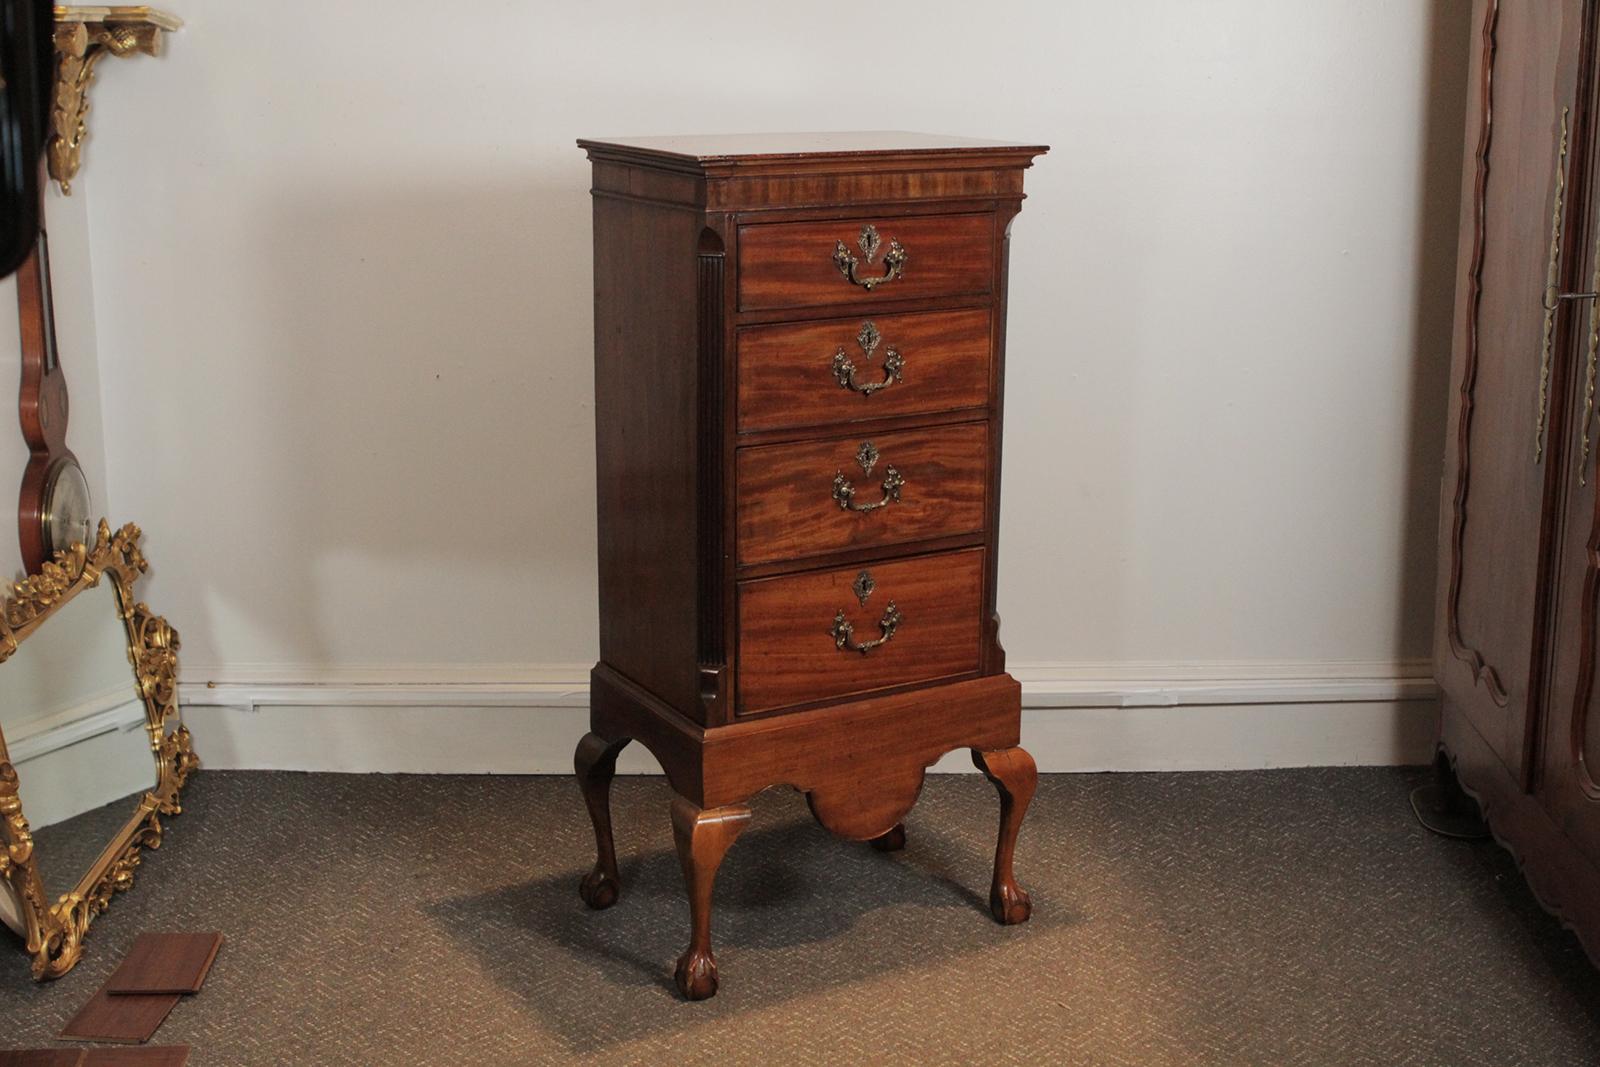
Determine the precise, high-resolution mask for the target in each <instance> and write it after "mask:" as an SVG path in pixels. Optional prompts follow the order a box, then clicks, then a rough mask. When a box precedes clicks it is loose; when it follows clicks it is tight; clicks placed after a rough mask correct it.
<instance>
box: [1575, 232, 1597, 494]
mask: <svg viewBox="0 0 1600 1067" xmlns="http://www.w3.org/2000/svg"><path fill="white" fill-rule="evenodd" d="M1589 288H1590V289H1591V290H1593V292H1588V293H1584V294H1582V295H1583V296H1586V297H1590V298H1593V297H1596V296H1600V235H1596V237H1595V242H1594V276H1593V277H1592V278H1590V280H1589ZM1597 358H1600V300H1594V299H1591V302H1590V304H1589V358H1588V361H1587V366H1586V369H1585V370H1584V377H1583V452H1582V455H1580V456H1579V458H1578V484H1579V485H1588V484H1589V427H1590V425H1592V424H1593V422H1594V389H1595V373H1596V369H1597V368H1596V365H1595V361H1596V359H1597Z"/></svg>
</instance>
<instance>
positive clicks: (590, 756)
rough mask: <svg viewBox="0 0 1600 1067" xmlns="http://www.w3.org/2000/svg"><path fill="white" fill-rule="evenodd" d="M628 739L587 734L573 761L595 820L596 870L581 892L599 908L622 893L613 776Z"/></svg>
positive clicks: (582, 885) (590, 875)
mask: <svg viewBox="0 0 1600 1067" xmlns="http://www.w3.org/2000/svg"><path fill="white" fill-rule="evenodd" d="M627 743H628V739H627V738H626V737H624V738H623V739H622V740H620V741H607V740H606V739H605V738H603V737H601V736H600V735H599V734H592V733H591V734H584V735H583V740H581V741H579V742H578V751H577V752H575V753H574V754H573V757H572V763H573V766H574V767H575V769H576V770H577V773H578V788H580V789H582V790H583V802H584V803H585V804H587V805H588V807H589V818H590V819H591V820H592V821H593V822H594V847H595V862H594V870H592V871H590V872H589V873H588V874H586V875H584V876H583V881H582V882H579V883H578V895H579V896H581V897H582V898H583V902H584V903H585V904H587V905H589V907H591V908H594V909H595V910H596V911H598V910H600V909H601V908H609V907H611V905H613V904H615V903H616V902H617V895H618V894H619V893H621V892H622V881H621V879H620V878H619V877H618V875H617V849H616V845H615V844H614V843H613V842H612V840H611V779H612V778H613V777H614V776H615V775H616V773H617V753H619V752H621V751H622V749H623V748H624V747H625V746H626V745H627Z"/></svg>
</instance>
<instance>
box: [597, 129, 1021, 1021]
mask: <svg viewBox="0 0 1600 1067" xmlns="http://www.w3.org/2000/svg"><path fill="white" fill-rule="evenodd" d="M579 144H580V145H581V146H582V147H583V148H585V149H586V150H587V151H588V153H589V158H590V160H591V161H592V163H593V189H592V191H593V200H594V309H595V423H596V438H597V460H598V470H597V475H598V497H599V567H600V574H599V584H600V662H599V663H598V664H597V665H596V667H595V669H594V673H593V677H592V684H591V726H590V730H591V732H590V733H589V734H588V735H587V736H586V737H584V738H583V740H582V741H581V742H580V743H579V745H578V751H577V756H576V764H577V773H578V779H579V783H580V785H581V786H582V788H583V793H584V797H585V799H586V800H587V803H588V807H589V812H590V814H591V816H592V817H593V820H594V826H595V835H596V839H597V844H598V853H599V857H598V861H597V863H596V865H595V868H594V870H593V871H592V872H591V873H590V874H589V875H588V876H587V877H586V878H585V879H584V880H583V883H582V886H581V892H582V895H583V899H584V900H585V901H586V902H587V903H588V904H589V905H590V906H591V907H595V908H604V907H608V906H609V905H611V904H613V903H615V902H616V900H617V896H618V893H619V892H620V884H619V880H618V875H617V865H616V858H615V855H614V849H613V845H612V837H611V824H610V811H609V801H608V794H609V786H610V781H611V778H612V775H613V773H614V771H615V766H616V758H617V753H618V751H619V750H620V749H621V748H622V747H623V746H624V745H626V744H627V743H628V742H629V741H630V740H637V741H639V742H640V743H641V744H643V745H644V746H646V747H647V748H648V749H649V750H650V751H651V752H652V753H653V754H654V755H655V756H656V758H657V759H658V760H659V761H660V763H661V765H662V767H663V768H664V770H665V771H666V774H667V777H668V779H669V781H670V783H671V785H672V788H673V790H674V792H675V794H676V796H675V797H674V800H673V802H672V810H671V821H672V828H673V834H674V838H675V840H676V844H677V849H678V854H679V857H680V859H681V860H682V864H683V870H684V878H685V881H686V883H687V888H688V895H689V904H690V920H691V923H690V925H691V936H690V944H689V947H688V949H687V950H686V951H685V952H684V954H683V956H682V957H681V958H680V959H679V960H678V965H677V972H676V977H677V984H678V988H679V990H680V991H681V992H682V993H683V995H684V996H686V997H689V998H692V999H699V998H703V997H708V996H710V995H712V994H713V993H714V992H715V991H716V987H717V972H716V964H715V961H714V960H713V957H712V953H711V939H710V915H711V891H712V881H713V879H714V877H715V874H716V870H717V867H718V865H719V863H720V862H721V860H722V857H723V855H724V853H725V852H726V850H727V849H728V847H729V846H730V845H731V844H732V843H733V841H734V839H735V838H736V837H737V836H738V835H739V833H740V831H741V830H742V829H743V828H744V827H745V826H746V825H747V823H748V821H749V818H750V809H749V808H748V807H747V806H746V805H747V802H748V800H749V799H750V798H751V797H752V796H753V795H754V794H755V793H757V792H760V791H761V790H763V789H765V788H767V787H769V786H773V785H788V786H792V787H794V788H796V789H799V790H801V791H803V792H804V793H805V794H806V797H807V800H808V802H809V804H810V807H811V810H812V812H813V813H814V814H815V816H816V818H817V820H818V821H819V822H820V823H822V825H824V826H825V827H827V828H828V829H829V830H831V831H833V832H834V833H836V834H838V835H840V836H842V837H846V838H851V839H856V840H868V841H872V842H873V843H874V844H875V845H876V846H877V847H879V848H881V849H893V848H897V847H900V845H902V844H903V843H904V840H905V836H904V835H905V831H904V828H903V825H902V822H901V820H902V819H903V818H904V817H905V815H906V813H907V812H908V811H909V810H910V808H911V806H912V805H913V804H914V803H915V801H916V798H917V794H918V792H919V790H920V789H921V786H922V781H923V775H924V772H925V771H926V769H927V768H928V767H929V766H930V765H931V764H933V763H934V762H935V761H937V760H938V759H939V758H940V757H941V756H943V755H944V754H945V753H947V752H950V751H952V750H954V749H959V748H969V749H971V750H972V753H973V759H974V762H975V763H976V764H977V765H978V767H979V769H980V770H982V771H983V772H984V773H985V774H986V775H987V776H988V777H989V779H990V780H991V781H993V782H994V783H995V785H996V787H997V788H998V790H999V793H1000V799H1001V818H1000V832H999V841H998V845H997V847H996V852H995V858H994V875H993V883H992V888H991V893H990V907H991V910H992V911H993V913H994V915H995V918H997V919H998V920H999V921H1000V922H1002V923H1016V922H1021V921H1023V920H1025V919H1027V917H1028V912H1029V901H1028V896H1027V894H1026V893H1025V892H1023V890H1022V889H1021V887H1020V886H1018V884H1017V882H1016V879H1015V877H1014V875H1013V873H1012V853H1013V850H1014V847H1015V844H1016V838H1017V831H1018V828H1019V826H1020V824H1021V821H1022V817H1023V813H1024V810H1025V809H1026V807H1027V804H1028V801H1029V799H1030V797H1031V796H1032V794H1033V789H1034V780H1035V769H1034V764H1033V760H1032V759H1031V758H1030V757H1029V756H1028V754H1027V752H1025V751H1024V750H1023V749H1022V748H1020V747H1019V746H1018V732H1019V720H1020V707H1021V705H1020V696H1019V693H1020V690H1019V687H1018V685H1017V683H1016V682H1015V681H1014V680H1013V679H1012V678H1011V676H1010V675H1008V674H1006V673H1005V656H1004V653H1003V652H1002V650H1001V648H1000V644H999V641H998V636H997V631H998V627H999V619H998V616H997V615H996V612H995V573H996V556H995V550H996V540H997V538H996V532H997V529H996V528H997V521H998V518H999V500H1000V415H1001V396H1002V388H1001V384H1002V380H1003V374H1002V371H1003V354H1004V349H1005V343H1004V342H1005V310H1006V302H1005V293H1006V264H1007V240H1008V233H1009V229H1010V224H1011V220H1012V219H1013V218H1014V217H1015V215H1016V214H1017V211H1018V209H1019V208H1020V206H1021V201H1022V196H1023V194H1022V176H1023V171H1024V170H1025V169H1026V168H1027V167H1028V166H1029V165H1030V164H1031V162H1032V160H1033V158H1034V157H1035V156H1037V155H1039V154H1040V153H1042V152H1044V151H1045V148H1044V147H1042V146H1036V145H1022V144H1009V143H1001V142H992V141H975V140H967V139H962V138H949V137H932V136H926V135H921V134H907V133H848V134H790V135H740V136H707V137H660V138H640V139H630V140H618V141H600V140H583V141H580V142H579Z"/></svg>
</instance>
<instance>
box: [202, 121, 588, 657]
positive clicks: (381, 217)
mask: <svg viewBox="0 0 1600 1067" xmlns="http://www.w3.org/2000/svg"><path fill="white" fill-rule="evenodd" d="M574 155H575V157H576V158H577V159H578V160H580V161H581V155H580V154H578V153H577V152H576V150H574ZM461 190H462V185H461V184H459V183H458V184H441V185H439V187H438V191H437V192H434V193H429V192H428V191H426V190H418V189H415V188H412V189H403V188H398V187H397V188H396V189H393V190H388V191H386V190H384V189H381V188H361V189H346V190H340V189H338V188H333V189H325V188H322V187H318V188H316V189H314V190H310V189H308V190H305V191H304V195H303V196H302V195H297V196H296V197H295V198H293V199H291V200H288V201H287V202H285V203H282V204H281V205H279V206H278V209H277V210H276V211H275V212H273V213H272V214H271V215H270V216H269V217H264V218H263V219H262V223H263V224H262V226H261V230H260V233H259V235H258V236H257V238H256V240H254V241H253V242H251V243H250V245H249V247H250V249H251V254H252V257H253V259H254V262H253V263H252V264H251V273H252V274H254V275H255V276H256V277H259V278H261V279H263V280H264V282H265V284H264V285H263V286H262V287H261V288H260V289H258V290H257V291H256V292H255V294H254V299H252V300H251V301H250V302H249V304H248V307H247V309H246V310H248V312H250V313H251V314H255V315H259V320H258V321H254V322H251V321H245V322H235V323H233V324H232V326H233V329H234V331H235V333H236V335H242V336H257V337H264V338H271V339H272V340H271V342H270V346H264V347H263V348H262V349H260V350H259V351H262V352H270V353H271V358H270V359H262V358H256V359H254V360H253V365H252V366H249V367H242V368H235V370H234V371H233V377H232V379H231V382H230V388H233V389H237V390H238V393H239V395H240V396H241V397H245V398H247V400H248V403H249V405H250V407H249V409H248V410H247V411H245V412H242V413H241V415H240V419H239V423H238V425H236V426H232V427H228V428H227V429H228V432H229V434H231V435H232V436H234V437H235V438H238V437H241V436H242V437H244V438H246V440H244V441H238V445H239V446H241V447H235V448H232V449H230V456H231V457H232V463H231V464H230V467H229V470H228V473H227V474H226V475H225V477H227V478H228V480H230V481H232V482H234V483H235V486H236V488H235V489H234V490H233V491H232V492H230V493H229V495H228V499H229V500H230V502H231V503H232V505H233V507H234V509H235V513H234V514H233V515H232V516H229V517H227V518H224V519H223V521H224V522H237V523H239V524H241V533H244V531H247V530H248V529H249V528H250V527H256V528H259V527H260V526H266V527H269V528H272V529H277V530H283V531H287V533H286V534H285V535H284V536H278V537H274V538H272V539H270V540H269V541H267V542H266V543H265V544H266V547H267V550H268V551H270V552H272V553H274V554H275V558H271V559H262V560H257V561H255V563H256V564H257V565H256V566H253V567H251V568H250V569H249V571H247V572H246V573H240V572H238V571H235V572H234V573H232V574H230V575H227V576H226V577H223V576H218V580H214V581H212V582H211V583H210V591H209V596H208V597H207V598H206V599H205V601H204V603H205V607H206V610H207V612H208V613H209V617H204V618H190V619H185V620H184V622H185V623H186V624H187V626H188V627H191V628H193V629H194V630H195V632H196V633H197V634H198V633H200V632H202V630H204V632H205V633H206V634H207V637H206V638H205V639H203V640H201V641H197V642H194V643H195V644H196V645H198V646H203V647H204V648H205V653H204V655H205V656H206V658H213V657H216V658H220V659H222V660H224V661H226V660H227V659H228V657H227V656H226V654H225V653H224V652H223V649H224V648H225V647H226V645H227V643H228V642H229V641H230V640H232V641H237V640H238V638H239V636H240V633H241V628H244V627H248V628H252V629H253V628H258V627H259V628H264V629H266V630H268V631H270V633H271V638H270V642H269V645H268V647H272V648H274V649H275V651H276V658H277V660H278V661H279V662H280V663H285V664H292V665H295V666H301V665H306V666H313V667H315V666H319V665H334V664H338V665H351V664H382V663H389V664H394V663H407V662H409V663H412V664H427V663H449V662H462V661H469V662H470V661H477V662H478V663H484V662H490V663H494V662H500V663H515V662H523V661H526V660H527V659H528V658H529V656H528V652H527V645H528V644H529V636H528V633H527V632H526V631H527V628H528V626H529V620H532V619H534V618H536V617H538V616H540V615H543V616H545V617H547V618H548V617H549V616H551V615H560V616H562V617H564V618H565V621H564V622H562V623H560V624H559V625H558V624H554V623H552V624H549V625H548V629H549V630H551V631H553V633H551V634H550V635H548V636H544V637H541V639H540V642H539V643H540V648H539V657H538V658H541V659H552V658H554V659H560V660H562V661H568V660H573V661H576V660H583V659H592V658H593V653H592V650H591V649H590V647H589V646H590V645H591V644H592V643H593V635H594V633H595V631H596V621H595V619H594V618H593V617H592V613H593V611H594V608H593V604H594V601H595V595H594V588H593V583H594V572H595V563H594V551H595V549H594V543H595V535H594V501H593V495H592V488H591V487H592V485H593V481H594V458H593V456H594V445H593V442H594V436H593V434H594V427H593V400H592V379H593V368H592V363H591V355H590V353H591V350H592V337H591V317H590V315H589V314H586V313H582V312H575V311H574V307H578V308H586V307H588V306H589V305H590V301H591V286H592V271H591V248H590V231H589V203H588V200H589V196H588V183H587V181H573V180H570V178H569V176H568V175H567V174H565V173H562V174H560V175H559V176H554V177H553V176H552V175H550V174H544V175H529V176H527V177H525V178H524V180H522V181H513V182H509V183H508V184H506V185H505V186H504V187H503V188H498V189H496V188H489V189H484V188H478V189H476V190H474V191H473V192H472V193H471V195H463V194H462V192H461ZM202 462H204V460H202ZM216 473H217V475H218V476H219V477H220V476H224V475H223V474H222V472H221V471H218V472H216ZM241 540H243V541H245V542H246V543H251V544H257V545H261V544H263V541H262V539H261V538H260V536H259V534H256V535H253V536H252V535H249V534H248V533H244V536H242V537H241ZM416 573H427V574H435V575H439V576H440V577H439V578H438V580H437V581H436V582H435V583H433V584H430V585H429V586H428V587H425V588H419V587H417V586H416V585H415V584H413V583H404V582H398V581H396V580H395V578H394V575H396V574H416ZM552 605H558V606H559V608H560V610H559V611H555V610H554V609H553V608H552V607H551V606H552ZM578 605H582V606H581V607H578ZM221 615H226V616H228V621H227V624H226V625H222V622H223V620H222V619H221V618H219V616H221ZM486 618H487V619H488V620H490V624H488V625H486V623H485V619H486ZM398 619H405V620H411V622H412V624H411V625H410V626H408V627H403V628H397V627H395V626H394V625H393V620H398ZM519 620H520V624H519ZM495 622H499V623H500V625H499V626H495V625H493V623H495ZM486 631H487V632H490V633H503V634H504V635H505V637H504V640H503V641H501V642H500V647H497V648H495V647H485V642H483V641H482V639H481V638H482V635H483V634H484V633H485V632H486ZM397 632H398V633H399V635H400V636H399V639H398V640H397V639H396V634H397ZM563 635H565V636H563ZM452 641H454V642H455V643H454V644H452V643H451V642H452ZM468 641H473V642H474V643H473V644H471V645H467V646H466V647H463V645H464V644H465V643H466V642H468ZM256 645H257V647H262V645H261V643H260V642H257V643H256ZM219 654H220V655H219ZM483 673H485V674H486V673H488V672H483ZM196 680H198V679H196ZM479 680H493V679H490V678H487V677H480V678H479Z"/></svg>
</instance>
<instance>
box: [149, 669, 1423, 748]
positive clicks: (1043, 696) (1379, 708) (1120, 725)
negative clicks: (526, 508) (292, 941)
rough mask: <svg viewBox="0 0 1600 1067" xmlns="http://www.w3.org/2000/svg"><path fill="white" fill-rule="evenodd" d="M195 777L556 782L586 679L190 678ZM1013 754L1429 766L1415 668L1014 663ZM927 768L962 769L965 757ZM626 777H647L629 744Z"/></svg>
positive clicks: (429, 674)
mask: <svg viewBox="0 0 1600 1067" xmlns="http://www.w3.org/2000/svg"><path fill="white" fill-rule="evenodd" d="M184 673H185V676H186V677H187V678H189V679H205V680H201V681H189V682H186V683H185V684H184V685H183V686H181V687H180V692H179V699H180V702H181V703H182V704H183V705H184V717H185V719H186V721H187V722H188V723H189V726H190V729H191V730H192V731H193V732H194V734H195V738H196V748H197V750H198V751H199V753H200V756H201V759H202V761H203V763H204V765H205V766H207V767H213V768H224V769H241V770H245V769H250V770H269V769H270V770H301V771H342V772H358V773H359V772H391V773H421V774H427V773H441V774H442V773H469V774H470V773H483V774H565V773H568V772H569V771H570V770H571V766H572V764H571V760H572V747H573V745H574V743H575V742H576V740H577V738H578V737H579V736H581V735H582V733H583V732H584V729H585V723H586V719H587V710H586V709H587V704H588V665H587V664H581V665H580V664H550V665H535V666H489V667H485V666H477V667H458V666H419V667H413V668H409V669H402V670H395V669H391V668H341V669H335V670H328V669H308V668H292V667H291V668H282V667H275V668H264V667H257V668H250V667H234V668H231V669H227V670H223V669H220V668H207V667H203V666H201V667H194V666H191V667H187V668H186V669H185V672H184ZM1012 674H1014V675H1015V676H1016V677H1017V679H1018V680H1019V681H1020V682H1021V683H1022V687H1023V688H1022V692H1023V697H1022V699H1023V709H1024V711H1023V744H1024V745H1026V746H1027V747H1028V748H1029V750H1030V751H1031V752H1032V753H1033V755H1034V758H1035V759H1036V760H1037V761H1038V763H1039V769H1040V770H1041V771H1148V770H1245V769H1258V768H1264V767H1299V766H1339V765H1404V764H1414V763H1423V762H1426V761H1427V759H1428V757H1429V754H1430V751H1431V748H1432V741H1433V734H1434V728H1435V720H1436V698H1437V689H1436V687H1435V686H1434V683H1433V681H1432V679H1431V678H1430V677H1429V671H1428V665H1427V663H1426V662H1425V661H1409V662H1388V663H1351V662H1310V663H1306V662H1292V663H1286V662H1273V663H1247V662H1227V663H1222V662H1208V663H1167V664H1158V663H1121V664H1115V665H1105V664H1051V663H1041V664H1018V665H1016V666H1014V667H1013V669H1012ZM936 769H937V770H941V771H942V770H958V769H960V770H967V769H970V763H968V761H966V760H965V758H963V757H962V756H961V755H960V754H954V755H952V756H951V757H947V758H946V759H945V760H944V761H942V762H941V763H940V764H939V765H938V767H937V768H936ZM618 770H619V771H621V772H622V773H656V772H658V771H659V768H658V767H657V765H656V764H655V761H654V760H653V759H651V758H650V756H649V754H648V753H646V752H643V751H642V749H641V748H640V746H637V745H632V746H629V748H628V749H627V750H625V751H624V753H623V758H622V760H621V761H619V763H618Z"/></svg>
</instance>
